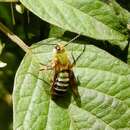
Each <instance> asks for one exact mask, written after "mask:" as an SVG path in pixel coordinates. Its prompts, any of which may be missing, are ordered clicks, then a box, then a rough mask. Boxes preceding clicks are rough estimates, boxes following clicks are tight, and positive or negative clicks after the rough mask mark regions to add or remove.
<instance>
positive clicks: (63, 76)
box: [46, 43, 81, 97]
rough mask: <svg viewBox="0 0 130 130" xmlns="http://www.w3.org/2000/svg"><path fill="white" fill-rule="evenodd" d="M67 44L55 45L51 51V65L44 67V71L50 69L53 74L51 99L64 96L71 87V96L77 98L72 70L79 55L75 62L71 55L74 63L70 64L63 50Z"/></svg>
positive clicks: (75, 82)
mask: <svg viewBox="0 0 130 130" xmlns="http://www.w3.org/2000/svg"><path fill="white" fill-rule="evenodd" d="M68 44H69V43H68ZM68 44H66V45H64V44H62V43H58V44H56V45H55V47H54V49H53V57H52V61H51V64H50V65H47V66H46V69H52V70H53V72H54V76H53V79H52V85H51V96H52V97H54V96H64V95H66V94H67V92H68V89H69V87H71V89H72V92H73V94H74V95H75V96H78V89H77V81H76V78H75V75H74V72H73V70H72V69H73V67H74V65H75V63H76V61H77V59H78V58H79V57H80V56H81V55H79V56H78V57H77V59H76V60H75V59H74V56H73V55H72V57H73V59H74V62H73V63H71V61H70V59H69V57H68V54H67V50H66V48H65V46H67V45H68Z"/></svg>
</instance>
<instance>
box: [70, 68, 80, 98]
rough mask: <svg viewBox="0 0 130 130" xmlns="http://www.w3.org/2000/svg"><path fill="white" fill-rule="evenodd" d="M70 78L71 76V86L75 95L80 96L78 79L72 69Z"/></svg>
mask: <svg viewBox="0 0 130 130" xmlns="http://www.w3.org/2000/svg"><path fill="white" fill-rule="evenodd" d="M69 78H70V87H71V88H72V91H73V93H74V95H75V96H78V95H79V93H78V87H77V81H76V78H75V75H74V72H73V71H72V70H70V72H69Z"/></svg>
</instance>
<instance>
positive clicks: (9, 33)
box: [0, 22, 29, 52]
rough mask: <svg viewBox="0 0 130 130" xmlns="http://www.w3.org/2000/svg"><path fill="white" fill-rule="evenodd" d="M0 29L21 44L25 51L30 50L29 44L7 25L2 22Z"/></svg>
mask: <svg viewBox="0 0 130 130" xmlns="http://www.w3.org/2000/svg"><path fill="white" fill-rule="evenodd" d="M0 30H1V31H2V32H3V33H4V34H5V35H7V36H8V37H9V38H10V39H11V40H12V41H13V42H14V43H16V44H17V45H18V46H20V47H21V48H22V49H23V50H24V51H25V52H28V51H29V46H27V45H26V44H25V43H24V42H23V41H22V40H21V39H20V38H19V37H18V36H17V35H15V34H14V33H13V32H11V31H10V29H9V28H7V27H6V26H5V25H3V24H2V23H1V22H0Z"/></svg>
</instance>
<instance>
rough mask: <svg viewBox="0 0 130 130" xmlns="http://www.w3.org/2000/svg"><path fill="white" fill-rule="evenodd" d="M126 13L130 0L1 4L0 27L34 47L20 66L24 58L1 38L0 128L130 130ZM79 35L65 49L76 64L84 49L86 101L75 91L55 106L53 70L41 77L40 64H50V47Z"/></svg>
mask: <svg viewBox="0 0 130 130" xmlns="http://www.w3.org/2000/svg"><path fill="white" fill-rule="evenodd" d="M8 1H9V0H0V2H8ZM14 1H15V0H14ZM117 2H120V4H121V5H120V4H119V3H117ZM11 7H12V8H11ZM125 8H126V9H125ZM27 9H28V10H27ZM128 10H130V1H129V0H125V1H123V0H122V1H120V0H117V1H115V0H20V2H19V3H12V5H11V6H10V4H9V3H6V4H5V3H0V22H2V23H3V24H5V25H6V26H7V27H9V28H10V29H11V31H12V32H14V33H15V34H16V35H18V36H19V37H20V38H21V39H23V40H24V41H25V43H27V44H28V45H32V44H33V43H35V44H33V45H32V46H31V47H30V51H29V52H28V53H27V54H26V55H25V57H24V58H23V60H22V62H21V59H22V57H23V52H22V51H21V50H20V48H19V47H18V46H15V45H14V43H12V42H11V41H10V40H9V39H8V38H7V37H5V35H3V34H2V33H1V32H0V41H1V42H0V129H2V130H12V127H13V128H14V130H17V129H18V130H129V129H130V67H129V65H130V47H129V46H130V45H129V44H128V41H129V39H130V38H129V32H130V30H129V27H128V24H129V23H130V13H129V11H128ZM17 11H18V12H17ZM29 11H31V12H32V13H31V12H29ZM77 34H80V37H79V38H78V39H76V41H73V42H72V43H71V44H69V46H67V50H68V53H69V57H70V59H71V61H72V57H71V53H72V52H73V54H74V57H77V56H78V54H79V53H81V52H82V51H83V48H84V47H85V51H84V52H82V55H81V57H80V58H79V60H78V61H77V64H76V66H75V67H74V68H73V71H74V74H75V76H76V78H77V81H79V85H78V91H79V94H80V96H79V97H74V95H73V94H72V93H71V92H70V93H69V94H68V95H67V96H66V97H61V98H59V99H56V100H55V101H54V100H52V99H51V97H50V88H51V79H52V77H53V74H52V73H53V71H48V70H46V71H40V69H42V66H41V63H43V64H47V63H48V62H49V61H50V60H51V59H52V50H53V47H54V46H53V45H51V44H54V43H59V42H64V43H67V41H69V40H71V39H73V38H74V37H75V36H76V35H77ZM52 37H54V38H52ZM43 39H45V40H43ZM41 40H42V41H41ZM39 41H40V42H39ZM3 43H4V44H3ZM49 44H50V45H49ZM108 52H109V53H111V54H109V53H108ZM20 62H21V65H20V67H19V68H18V65H19V64H20ZM5 65H6V66H5ZM17 68H18V71H17V73H16V70H17ZM15 73H16V76H15V82H14V75H15ZM13 84H14V88H13ZM12 90H14V91H13V105H14V107H13V118H14V122H13V126H12V103H11V100H10V97H11V96H12Z"/></svg>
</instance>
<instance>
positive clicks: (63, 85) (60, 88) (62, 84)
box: [53, 70, 70, 96]
mask: <svg viewBox="0 0 130 130" xmlns="http://www.w3.org/2000/svg"><path fill="white" fill-rule="evenodd" d="M69 86H70V79H69V71H68V70H64V71H61V72H59V73H58V74H57V76H56V79H55V82H54V86H53V91H54V92H53V93H54V95H57V96H62V95H65V94H66V93H67V91H68V87H69Z"/></svg>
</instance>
